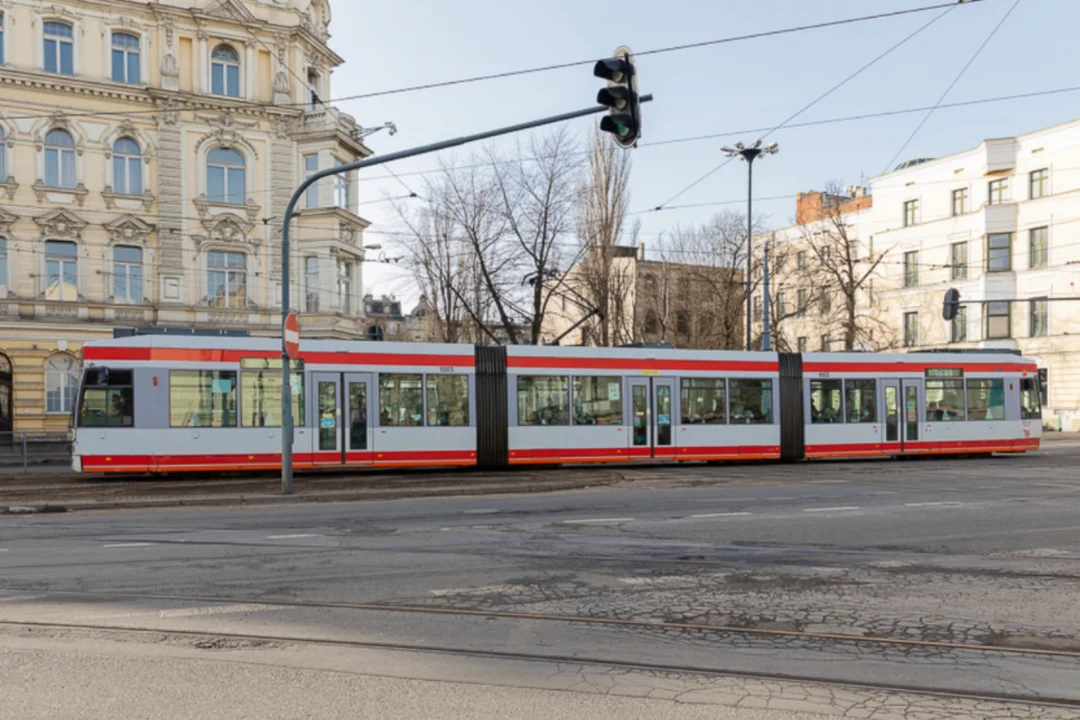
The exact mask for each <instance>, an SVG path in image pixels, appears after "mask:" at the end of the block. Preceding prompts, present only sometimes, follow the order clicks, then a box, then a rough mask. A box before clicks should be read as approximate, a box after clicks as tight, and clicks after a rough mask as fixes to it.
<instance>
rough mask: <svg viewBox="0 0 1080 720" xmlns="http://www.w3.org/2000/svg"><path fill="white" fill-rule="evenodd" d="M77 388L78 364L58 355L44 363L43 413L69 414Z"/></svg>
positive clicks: (71, 358) (69, 358)
mask: <svg viewBox="0 0 1080 720" xmlns="http://www.w3.org/2000/svg"><path fill="white" fill-rule="evenodd" d="M78 387H79V364H78V363H77V362H75V358H73V357H71V356H70V355H67V354H64V353H58V354H56V355H53V356H52V357H51V358H49V360H48V362H46V363H45V412H49V413H70V412H71V410H72V407H74V405H75V403H74V400H75V391H76V390H77V389H78Z"/></svg>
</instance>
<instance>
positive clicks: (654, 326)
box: [645, 310, 660, 335]
mask: <svg viewBox="0 0 1080 720" xmlns="http://www.w3.org/2000/svg"><path fill="white" fill-rule="evenodd" d="M659 331H660V320H659V319H658V318H657V317H656V313H655V312H653V311H652V310H649V311H648V312H646V313H645V334H646V335H655V334H656V333H658V332H659Z"/></svg>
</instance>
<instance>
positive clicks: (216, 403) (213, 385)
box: [169, 370, 236, 427]
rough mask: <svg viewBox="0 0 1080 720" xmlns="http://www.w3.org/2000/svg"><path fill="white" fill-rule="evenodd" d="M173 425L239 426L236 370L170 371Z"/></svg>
mask: <svg viewBox="0 0 1080 720" xmlns="http://www.w3.org/2000/svg"><path fill="white" fill-rule="evenodd" d="M169 426H170V427H236V373H235V372H233V371H231V370H227V371H216V370H170V371H169Z"/></svg>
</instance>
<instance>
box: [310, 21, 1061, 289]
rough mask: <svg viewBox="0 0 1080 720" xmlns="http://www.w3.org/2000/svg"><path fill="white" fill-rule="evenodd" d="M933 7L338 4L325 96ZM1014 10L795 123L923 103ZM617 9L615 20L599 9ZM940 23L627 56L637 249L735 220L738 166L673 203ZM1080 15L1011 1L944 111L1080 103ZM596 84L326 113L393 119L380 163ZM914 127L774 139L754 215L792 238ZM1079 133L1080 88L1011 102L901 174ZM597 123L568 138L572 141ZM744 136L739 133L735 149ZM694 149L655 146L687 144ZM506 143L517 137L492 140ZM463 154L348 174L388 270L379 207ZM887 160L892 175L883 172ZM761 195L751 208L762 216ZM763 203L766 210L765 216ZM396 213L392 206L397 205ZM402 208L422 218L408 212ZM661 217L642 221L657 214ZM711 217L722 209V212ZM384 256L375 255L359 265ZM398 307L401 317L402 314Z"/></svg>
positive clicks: (399, 97) (862, 81)
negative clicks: (638, 104) (736, 152)
mask: <svg viewBox="0 0 1080 720" xmlns="http://www.w3.org/2000/svg"><path fill="white" fill-rule="evenodd" d="M940 1H941V0H872V1H869V2H868V1H867V0H827V1H826V2H816V3H811V2H806V0H665V1H664V2H656V1H655V0H653V1H648V0H624V1H623V2H616V1H615V0H607V1H606V2H599V1H598V0H546V1H545V2H522V1H521V0H514V1H510V2H508V1H506V0H503V1H502V2H496V1H495V0H455V1H454V2H448V1H446V0H392V1H389V0H388V1H386V2H382V3H374V2H360V1H359V0H332V11H333V19H332V23H331V26H330V30H331V33H332V37H331V40H330V45H331V47H332V48H333V49H334V50H335V51H336V52H337V53H338V54H340V55H341V56H342V57H343V58H344V60H345V63H344V65H343V66H341V67H340V68H338V69H337V70H336V71H335V73H334V75H333V79H332V85H333V87H332V97H333V98H341V97H345V96H349V95H356V94H362V93H372V92H378V91H384V90H391V89H395V88H402V87H409V86H414V85H418V84H425V83H431V82H440V81H448V80H456V79H460V78H468V77H472V76H477V75H486V74H491V73H497V72H503V71H512V70H519V69H524V68H531V67H537V66H544V65H550V64H557V63H563V62H573V61H586V60H594V59H596V58H599V57H605V56H608V55H609V54H610V53H611V52H612V51H613V50H614V49H615V48H616V47H618V46H620V45H627V46H629V47H630V48H631V49H632V50H633V51H634V52H635V53H641V52H643V51H646V50H652V49H656V48H662V47H669V46H672V45H683V44H688V43H696V42H701V41H708V40H716V39H721V38H727V37H732V36H740V35H746V34H751V33H758V32H764V31H769V30H777V29H782V28H790V27H795V26H801V25H808V24H815V23H821V22H826V21H831V20H840V19H844V18H854V17H860V16H865V15H870V14H877V13H886V12H889V11H894V10H904V9H910V8H917V7H923V6H926V5H933V4H937V3H939V2H940ZM1014 2H1016V0H982V1H981V2H975V3H972V2H970V0H969V1H968V2H966V3H964V4H961V5H959V6H958V7H955V8H954V9H953V10H951V11H950V12H948V13H947V14H946V15H944V17H942V18H941V19H939V20H937V21H936V22H934V23H933V24H932V25H930V26H929V27H928V28H927V29H925V30H923V31H922V32H920V33H919V34H918V35H916V36H915V37H914V38H912V39H911V40H909V41H908V42H906V43H905V44H903V45H902V46H901V47H899V48H898V49H896V50H895V51H893V52H892V53H890V54H889V55H887V56H886V57H885V58H883V59H881V60H880V61H878V62H877V63H875V64H874V65H873V66H872V67H870V68H869V69H868V70H866V71H864V72H862V73H861V74H859V75H858V77H856V78H855V79H853V80H851V81H850V82H848V83H847V84H845V85H844V86H843V87H842V88H840V89H839V90H837V91H836V92H834V93H833V94H831V95H829V96H828V97H827V98H826V99H824V100H822V101H821V102H819V103H817V104H815V105H814V106H813V107H811V108H810V109H809V110H807V111H806V112H805V113H803V114H802V115H800V116H799V117H798V118H796V119H795V120H794V121H793V122H795V123H799V122H807V121H819V120H829V119H833V118H842V117H849V116H852V115H861V114H865V113H876V112H884V111H892V110H904V109H909V108H919V107H928V106H932V105H934V104H935V103H937V101H938V100H939V98H940V97H941V95H942V93H944V92H945V91H946V89H947V88H948V87H949V85H950V84H951V83H952V82H953V81H954V80H955V79H956V77H957V75H958V74H959V73H960V71H961V69H962V68H963V67H964V66H965V64H967V63H968V62H969V61H970V60H971V58H972V56H973V55H974V54H975V52H976V50H977V49H978V48H979V47H980V45H982V44H983V43H984V42H985V41H986V40H987V38H988V36H989V35H990V33H991V31H992V30H993V29H994V27H995V26H996V25H997V24H998V23H999V22H1001V20H1002V18H1003V17H1004V16H1005V15H1006V13H1007V12H1008V11H1009V9H1010V8H1011V7H1012V6H1013V4H1014ZM613 9H614V10H613ZM942 12H944V11H943V10H931V11H928V12H922V13H916V14H911V15H905V16H901V17H894V18H886V19H879V20H873V21H869V22H863V23H855V24H849V25H845V26H840V27H833V28H826V29H816V30H807V31H803V32H798V33H793V34H786V35H780V36H776V37H770V38H763V39H752V40H745V41H739V42H732V43H726V44H720V45H712V46H708V47H703V48H697V49H687V50H681V51H676V52H670V53H660V54H652V55H645V56H642V57H640V58H638V59H637V68H638V76H639V87H640V91H641V93H642V94H644V93H653V94H654V96H655V98H656V99H655V101H654V102H652V103H649V104H647V105H645V106H644V107H643V132H642V139H641V143H640V145H639V147H638V148H637V149H634V150H632V151H630V152H632V161H633V170H632V175H631V182H630V192H631V200H630V209H631V212H633V213H636V214H635V217H639V218H640V219H641V222H642V225H641V228H642V230H641V235H640V240H641V241H642V242H644V243H645V244H646V247H648V246H649V245H650V243H653V244H655V243H656V242H657V240H658V237H659V236H660V234H662V233H665V232H670V231H671V230H672V229H673V228H674V227H676V226H678V225H681V226H683V227H686V226H692V225H695V224H700V223H702V222H705V221H706V220H708V219H709V217H711V216H712V215H713V214H714V213H716V212H719V211H723V210H725V209H734V210H737V211H740V212H741V211H743V210H744V209H745V201H746V166H745V165H744V164H742V163H738V162H733V163H730V164H728V165H727V166H725V167H723V168H722V169H720V170H718V171H716V172H715V173H713V174H712V175H711V176H710V177H709V178H708V179H706V180H704V181H702V182H701V183H700V184H698V185H697V186H696V187H694V188H693V189H691V190H688V191H686V192H685V193H684V194H682V195H680V196H679V197H678V198H677V199H676V200H674V201H672V200H671V199H672V198H673V197H674V196H675V195H676V194H678V193H680V192H681V191H682V190H684V189H685V188H686V187H687V186H689V185H690V184H691V183H693V182H694V181H695V180H697V179H698V178H700V177H701V176H703V175H705V174H706V173H708V172H709V171H711V170H713V169H714V168H716V167H717V166H718V165H719V164H720V163H721V162H723V161H724V157H723V155H722V153H721V148H722V147H723V146H724V145H725V144H730V143H733V142H735V141H736V140H742V141H743V142H746V143H750V142H752V141H753V140H755V139H756V138H757V137H758V136H759V135H761V134H762V133H760V132H754V131H753V130H754V129H756V128H772V127H775V126H776V125H778V124H780V123H781V122H782V121H784V120H785V119H787V118H788V117H789V116H791V115H792V114H794V113H795V112H796V111H798V110H799V109H801V108H803V107H804V106H805V105H807V104H808V103H810V102H811V101H812V100H814V99H815V98H817V97H818V96H819V95H821V94H823V93H825V92H826V91H827V90H828V89H829V88H831V87H833V86H834V85H836V84H837V83H839V82H840V81H841V80H843V79H844V78H846V77H847V76H848V75H850V74H852V73H853V72H855V71H856V70H858V69H859V68H860V67H862V66H863V65H865V64H866V63H868V62H870V61H871V60H873V59H874V58H875V57H877V56H878V55H880V54H881V53H883V52H884V51H885V50H887V49H888V48H889V47H891V46H892V45H894V44H896V43H897V42H899V41H900V40H902V39H903V38H905V37H907V36H908V35H910V34H911V33H912V32H914V31H915V30H916V29H918V28H919V27H921V26H923V25H925V24H926V23H928V22H929V21H930V20H931V19H932V18H934V17H935V16H937V15H940V14H941V13H942ZM1078 21H1080V0H1019V5H1018V6H1017V7H1016V9H1015V11H1013V12H1012V14H1011V15H1010V16H1009V17H1008V19H1007V20H1006V21H1005V23H1004V25H1002V27H1001V29H1000V30H999V31H998V32H997V34H996V35H995V36H994V37H993V38H992V39H991V40H990V42H989V44H987V45H986V47H985V48H984V49H983V50H982V52H981V53H980V54H979V55H978V57H977V58H976V59H975V60H974V62H973V63H972V64H971V65H970V67H969V68H968V69H967V71H966V72H965V73H964V74H963V76H962V77H961V78H960V80H959V81H958V82H956V84H955V86H954V87H953V88H952V90H951V91H950V92H949V94H948V96H947V97H946V98H945V100H944V102H945V103H950V102H962V101H967V100H975V99H982V98H990V97H1000V96H1006V95H1014V94H1018V93H1030V92H1038V91H1044V90H1054V89H1059V88H1068V87H1074V86H1080V79H1078V76H1077V68H1080V42H1077V34H1076V31H1077V28H1078V27H1080V22H1078ZM602 84H603V83H602V81H600V80H599V79H598V78H594V77H593V76H592V67H591V63H589V64H583V65H579V66H576V67H571V68H567V69H560V70H552V71H547V72H541V73H535V74H529V75H523V76H518V77H512V78H506V79H497V80H488V81H482V82H477V83H472V84H463V85H456V86H451V87H446V88H437V89H429V90H421V91H417V92H408V93H401V94H395V95H387V96H382V97H376V98H368V99H357V100H344V101H342V102H340V103H334V104H335V105H337V106H338V107H339V108H340V109H342V110H343V111H345V112H347V113H349V114H350V115H352V116H353V117H355V118H356V120H357V121H358V122H359V123H360V124H361V125H362V126H365V127H376V126H378V125H381V124H383V123H384V122H386V121H392V122H393V123H394V124H395V125H396V126H397V129H398V132H397V134H395V135H393V136H391V135H390V134H389V133H388V132H387V131H385V130H384V131H381V132H378V133H375V134H373V135H372V136H371V137H370V138H368V140H367V143H368V145H369V147H371V148H372V149H373V150H374V151H375V153H376V154H379V153H389V152H395V151H400V150H404V149H407V148H410V147H415V146H418V145H422V144H426V143H430V142H435V141H438V140H444V139H447V138H451V137H457V136H460V135H465V134H470V133H475V132H479V131H482V130H487V129H491V128H495V127H499V126H502V125H509V124H513V123H516V122H522V121H526V120H531V119H535V118H539V117H543V116H547V115H554V114H557V113H561V112H566V111H570V110H576V109H580V108H584V107H588V106H589V105H592V104H594V103H595V97H596V91H597V90H598V89H599V88H600V87H601V86H602ZM925 114H926V113H915V114H902V115H894V116H890V117H883V118H875V119H864V120H859V121H848V122H835V123H826V124H822V125H817V126H814V127H807V128H782V129H780V130H778V131H776V132H775V133H773V134H772V135H770V136H769V138H768V139H769V141H776V142H778V143H779V145H780V151H779V153H778V154H777V155H773V156H769V157H766V158H764V159H763V160H761V161H759V162H758V163H755V167H754V197H755V203H754V212H755V216H758V215H759V213H760V214H762V215H763V216H764V217H765V220H766V225H767V226H769V227H779V226H783V225H787V224H790V223H791V222H792V219H793V216H794V212H795V194H796V193H797V192H805V191H808V190H813V189H821V188H823V187H824V186H825V184H826V183H827V182H830V181H835V182H839V183H841V184H844V185H847V184H857V183H860V182H865V181H866V179H867V178H870V177H873V176H875V175H878V174H880V173H881V172H882V171H883V170H885V169H886V167H891V165H890V161H891V160H892V158H893V157H894V156H895V155H896V153H897V152H898V151H899V150H900V148H901V146H902V145H903V144H904V141H905V140H907V138H908V136H909V135H911V133H912V131H913V130H914V129H915V127H916V126H917V125H918V124H919V122H920V121H921V120H922V119H923V117H924V116H925ZM1078 117H1080V91H1074V92H1066V93H1060V94H1056V95H1048V96H1044V97H1037V98H1027V99H1022V100H1014V101H1008V102H999V103H992V104H981V105H973V106H969V107H962V108H951V109H950V108H943V109H939V110H937V111H936V112H935V113H934V114H933V115H931V116H930V118H929V120H928V121H927V122H926V124H925V125H924V126H923V127H922V129H921V130H920V131H919V133H918V134H917V135H916V136H915V138H914V139H913V140H912V141H911V143H910V144H909V145H908V147H907V148H906V149H905V150H904V152H903V153H902V154H901V155H900V157H899V159H898V160H897V162H902V161H903V160H907V159H911V158H916V157H939V156H942V155H948V154H951V153H954V152H959V151H961V150H965V149H968V148H971V147H975V146H977V145H978V144H979V143H980V142H981V141H982V140H983V139H985V138H992V137H1003V136H1011V135H1016V134H1018V133H1023V132H1028V131H1031V130H1036V129H1038V128H1042V127H1047V126H1050V125H1054V124H1057V123H1061V122H1065V121H1068V120H1073V119H1076V118H1078ZM594 122H595V120H594V119H587V118H586V119H578V120H574V121H570V122H569V123H567V126H568V128H569V130H570V131H571V132H572V133H574V134H575V135H576V136H577V137H578V138H580V140H581V141H584V140H585V139H586V138H587V136H588V133H589V132H590V131H591V129H592V125H593V123H594ZM740 131H745V132H740ZM713 134H726V136H724V137H718V138H713V139H706V140H693V141H687V142H678V143H662V144H656V145H649V143H661V141H668V140H674V139H680V138H689V137H695V136H699V135H713ZM496 142H501V143H503V144H506V143H513V142H515V141H514V139H512V138H511V139H503V140H501V141H496ZM478 150H480V147H479V146H474V147H473V148H468V147H466V148H459V149H457V150H456V151H446V152H443V153H439V154H437V155H435V154H432V155H426V156H422V157H419V158H413V159H411V160H406V161H400V162H396V163H393V164H392V165H389V166H388V167H389V168H391V169H392V170H393V171H394V173H396V174H397V176H398V177H397V178H394V177H392V176H391V175H389V174H388V173H387V171H386V170H385V169H384V168H381V167H376V168H372V169H370V170H368V171H366V172H362V173H361V174H360V175H359V176H358V178H357V181H358V186H359V188H360V203H361V205H360V207H359V208H358V209H359V211H360V214H361V215H362V216H363V217H364V218H365V219H367V220H369V221H370V222H371V223H372V226H371V227H370V228H369V229H368V230H367V231H366V234H365V242H366V243H367V244H375V243H378V244H381V245H383V247H384V251H383V252H385V253H386V254H387V255H388V256H391V257H392V256H394V255H400V254H401V253H400V252H395V249H394V247H393V242H394V238H393V236H392V235H380V234H379V231H387V232H399V231H400V230H401V229H402V227H401V223H400V221H399V220H398V219H397V213H396V211H395V210H394V205H393V203H391V202H389V201H388V198H400V197H401V196H403V195H408V194H409V193H410V192H416V193H417V194H419V195H420V196H423V195H424V189H425V183H426V182H427V181H428V180H429V179H433V178H434V175H433V174H429V175H424V174H418V173H423V172H424V171H431V170H433V169H435V168H437V167H438V166H439V163H440V161H443V162H446V163H447V164H450V165H453V164H456V163H465V162H467V161H468V156H469V153H470V152H473V151H478ZM895 164H896V163H892V165H895ZM758 198H760V199H758ZM771 198H776V199H771ZM396 202H398V203H401V202H403V201H401V200H397V201H396ZM405 202H411V203H417V202H422V201H421V200H409V201H405ZM702 203H718V204H716V205H712V206H706V207H682V208H680V207H675V208H672V209H666V210H662V211H654V210H652V208H655V207H657V206H659V205H662V204H668V205H674V206H684V205H699V204H702ZM720 203H722V204H720ZM378 254H379V253H377V252H371V253H369V257H370V258H373V257H375V256H377V255H378ZM363 282H364V287H365V292H370V293H374V294H376V295H380V294H384V293H385V294H391V293H393V294H396V295H397V296H398V297H400V298H402V299H403V300H405V301H406V305H407V306H408V304H409V303H411V302H412V301H413V300H415V297H416V294H417V293H416V291H415V289H414V288H413V284H412V283H411V281H410V280H409V279H408V277H407V276H406V275H405V274H404V273H403V272H402V271H401V270H399V269H396V268H395V267H394V266H393V265H388V264H380V263H365V267H364V278H363ZM407 309H408V308H407Z"/></svg>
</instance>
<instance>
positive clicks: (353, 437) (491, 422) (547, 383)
mask: <svg viewBox="0 0 1080 720" xmlns="http://www.w3.org/2000/svg"><path fill="white" fill-rule="evenodd" d="M83 360H84V369H83V376H82V382H81V386H80V389H79V396H78V404H77V407H76V409H75V423H74V424H75V431H74V432H75V441H74V457H73V465H74V468H75V470H76V471H81V472H87V473H104V472H128V473H172V472H206V471H226V470H229V471H233V470H257V469H271V468H277V467H280V464H281V412H280V411H281V384H282V373H281V359H280V342H279V341H278V340H274V339H254V338H224V337H223V338H218V337H214V338H208V337H198V336H168V335H143V336H135V337H129V338H120V339H114V340H103V341H94V342H89V343H87V344H86V345H84V346H83ZM291 387H292V393H293V417H294V421H295V429H294V437H293V458H294V464H295V467H297V468H306V469H317V468H340V467H343V466H344V467H357V468H362V467H386V466H394V467H430V466H476V467H480V468H495V467H505V466H507V465H523V464H576V463H620V462H623V463H625V462H643V461H650V462H685V461H753V460H783V461H798V460H803V459H813V458H846V457H874V456H883V457H885V456H902V455H926V454H945V453H952V454H957V453H963V454H971V453H983V454H989V453H1019V452H1025V451H1029V450H1035V449H1037V448H1038V447H1039V438H1040V437H1041V433H1042V422H1041V419H1040V418H1041V409H1040V405H1039V386H1038V372H1037V369H1036V366H1035V363H1034V362H1032V361H1030V360H1027V359H1025V358H1022V357H1020V356H1018V355H1011V354H1007V353H1003V354H983V353H971V354H968V353H911V354H866V353H800V354H787V353H780V354H778V353H767V352H754V353H748V352H727V351H696V350H673V349H651V348H617V349H611V348H582V347H532V346H528V347H523V346H512V347H486V346H475V347H474V346H471V345H445V344H420V343H370V342H349V341H336V340H305V341H302V343H301V345H300V353H299V357H298V359H297V360H296V361H294V369H293V372H292V374H291Z"/></svg>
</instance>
